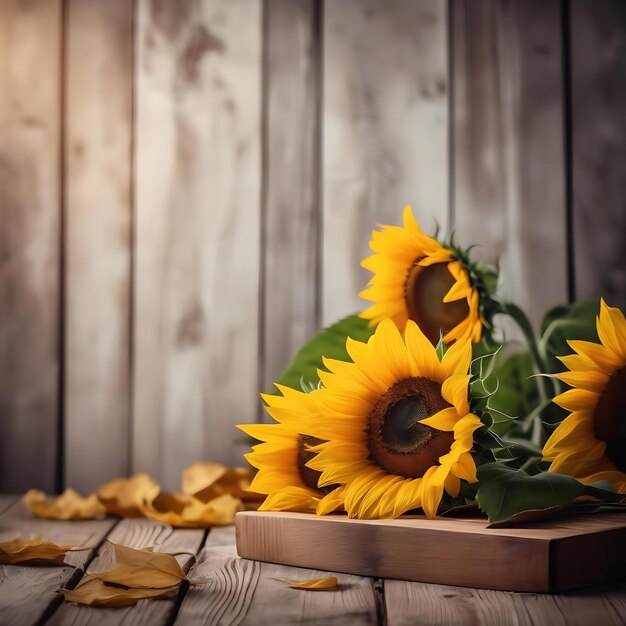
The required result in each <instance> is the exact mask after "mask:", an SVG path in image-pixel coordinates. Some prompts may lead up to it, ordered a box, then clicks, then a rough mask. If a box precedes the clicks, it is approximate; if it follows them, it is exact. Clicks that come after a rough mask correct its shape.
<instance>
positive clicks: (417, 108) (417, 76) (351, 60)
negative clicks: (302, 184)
mask: <svg viewBox="0 0 626 626" xmlns="http://www.w3.org/2000/svg"><path fill="white" fill-rule="evenodd" d="M446 51H447V35H446V3H445V2H441V1H440V0H419V1H416V0H391V1H389V2H377V1H376V0H342V1H341V2H328V3H326V4H325V6H324V86H323V92H324V98H323V109H322V110H323V187H324V189H323V201H324V218H323V258H324V264H323V316H322V318H323V323H324V324H329V323H332V322H334V321H336V319H337V318H339V317H341V316H344V315H347V314H349V313H352V312H354V311H356V310H361V309H363V308H364V306H365V302H364V301H362V300H360V299H359V298H358V296H357V293H358V292H359V291H360V290H361V289H362V288H363V287H364V286H365V284H366V282H367V280H368V278H369V276H370V274H369V273H368V272H366V271H365V270H363V269H362V268H360V267H359V263H360V261H361V260H362V259H363V258H365V257H366V256H368V254H369V252H368V250H369V249H368V241H369V238H370V233H371V230H372V229H373V228H374V227H375V225H376V224H377V223H387V224H391V223H398V222H399V221H400V219H401V215H402V209H403V208H404V206H405V205H407V204H411V205H412V206H413V208H414V209H415V213H416V217H417V219H418V220H419V221H420V223H421V224H422V225H423V227H424V229H425V230H426V231H427V232H428V231H430V230H431V229H434V220H437V221H438V222H439V224H441V226H442V227H443V228H444V229H445V228H447V226H448V193H447V188H448V165H447V159H448V151H447V141H448V140H447V106H448V105H447V94H448V73H447V52H446Z"/></svg>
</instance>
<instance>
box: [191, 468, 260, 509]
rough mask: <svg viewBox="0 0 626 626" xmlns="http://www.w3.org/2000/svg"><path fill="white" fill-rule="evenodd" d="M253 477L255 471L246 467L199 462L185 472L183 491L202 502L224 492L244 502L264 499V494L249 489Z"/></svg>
mask: <svg viewBox="0 0 626 626" xmlns="http://www.w3.org/2000/svg"><path fill="white" fill-rule="evenodd" d="M253 477H254V474H253V472H252V471H251V470H249V469H246V468H244V467H226V466H225V465H222V464H221V463H210V462H198V463H194V464H193V465H191V466H190V467H188V468H187V469H186V470H185V471H184V472H183V493H184V494H186V495H188V496H193V497H194V498H197V499H198V500H201V501H202V502H209V501H210V500H213V499H214V498H217V497H218V496H222V495H224V494H230V495H231V496H233V497H234V498H239V499H240V500H242V501H244V502H246V501H262V500H264V499H265V496H264V495H262V494H258V493H255V492H254V491H248V488H249V487H250V483H251V482H252V478H253Z"/></svg>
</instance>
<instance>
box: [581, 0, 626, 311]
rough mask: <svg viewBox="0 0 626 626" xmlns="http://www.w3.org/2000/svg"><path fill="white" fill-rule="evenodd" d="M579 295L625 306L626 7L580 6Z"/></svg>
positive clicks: (608, 1) (616, 0) (617, 2)
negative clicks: (601, 298) (601, 297)
mask: <svg viewBox="0 0 626 626" xmlns="http://www.w3.org/2000/svg"><path fill="white" fill-rule="evenodd" d="M570 11H571V35H570V39H571V86H572V94H571V97H572V102H571V106H572V149H573V153H572V166H573V167H572V176H573V207H572V208H573V220H574V221H573V227H574V228H573V231H574V233H573V234H574V268H575V279H576V281H575V295H576V297H577V298H590V297H598V296H604V297H605V298H606V299H607V301H608V302H609V303H610V304H611V305H613V306H619V307H621V308H622V309H625V308H626V261H625V260H624V249H626V194H624V181H626V3H624V2H622V1H621V0H596V1H595V2H584V1H581V0H573V1H572V2H571V4H570Z"/></svg>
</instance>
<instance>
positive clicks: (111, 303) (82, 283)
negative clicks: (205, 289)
mask: <svg viewBox="0 0 626 626" xmlns="http://www.w3.org/2000/svg"><path fill="white" fill-rule="evenodd" d="M66 36H67V44H66V58H65V61H66V69H65V77H66V97H65V102H66V120H65V137H66V139H65V155H64V157H65V180H64V184H65V215H66V217H65V223H66V237H65V241H66V252H65V258H66V263H65V267H66V279H65V293H66V303H65V328H66V331H65V338H66V344H65V345H66V349H65V479H66V482H67V484H69V485H71V486H72V487H74V488H75V489H78V490H80V491H83V492H89V491H92V490H94V489H96V488H97V486H98V485H99V484H101V483H103V482H105V481H107V480H111V479H112V478H115V477H116V476H121V475H125V474H126V473H127V472H128V467H129V458H128V447H129V442H128V436H129V433H130V422H129V420H130V377H129V373H130V369H129V357H130V355H129V350H130V328H129V322H130V281H131V277H130V270H131V217H132V216H131V214H132V206H131V176H132V171H131V170H132V159H131V137H132V115H133V114H132V69H133V3H132V2H128V1H127V0H111V1H108V2H99V1H98V0H70V1H69V2H68V4H67V27H66Z"/></svg>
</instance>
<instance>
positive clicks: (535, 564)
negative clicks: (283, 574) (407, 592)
mask: <svg viewBox="0 0 626 626" xmlns="http://www.w3.org/2000/svg"><path fill="white" fill-rule="evenodd" d="M235 525H236V542H237V553H238V555H239V556H240V557H242V558H246V559H251V560H257V561H265V562H270V563H271V562H273V563H279V564H282V565H290V566H295V567H306V568H309V569H318V570H328V571H336V572H343V573H346V574H355V575H359V576H368V577H376V578H388V579H396V580H407V581H413V582H423V583H432V584H444V585H454V586H460V587H478V588H482V589H495V590H501V591H519V592H534V593H547V592H549V591H550V579H549V573H550V568H549V556H550V554H549V546H550V542H549V541H546V540H545V539H543V538H537V539H532V538H522V537H504V536H501V535H492V536H489V535H476V533H462V532H458V533H454V532H451V531H444V530H434V529H433V530H430V529H420V528H411V527H402V526H384V525H367V524H354V525H344V524H337V523H335V524H332V523H328V520H321V519H319V518H311V519H307V518H304V517H303V518H294V517H291V518H290V517H288V516H286V517H279V516H275V517H271V516H263V515H256V516H254V515H238V516H237V518H236V520H235ZM313 535H314V536H315V542H314V545H315V549H313V550H312V549H310V542H307V541H306V540H305V539H306V538H307V537H311V536H313ZM303 538H304V540H303ZM398 545H402V546H403V549H402V551H401V552H398V551H397V546H398ZM477 554H482V555H483V557H484V558H483V559H482V561H480V560H476V555H477ZM391 555H393V556H391Z"/></svg>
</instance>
